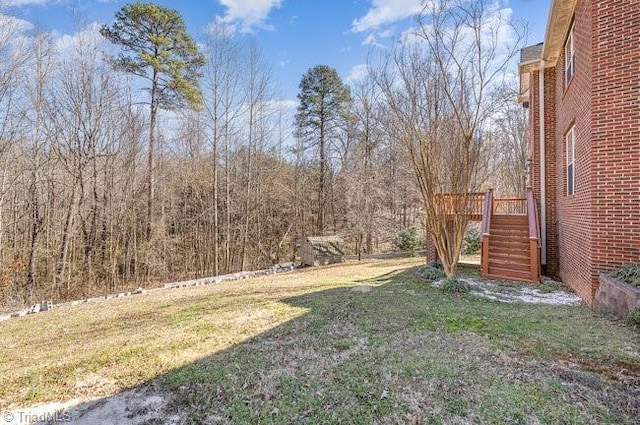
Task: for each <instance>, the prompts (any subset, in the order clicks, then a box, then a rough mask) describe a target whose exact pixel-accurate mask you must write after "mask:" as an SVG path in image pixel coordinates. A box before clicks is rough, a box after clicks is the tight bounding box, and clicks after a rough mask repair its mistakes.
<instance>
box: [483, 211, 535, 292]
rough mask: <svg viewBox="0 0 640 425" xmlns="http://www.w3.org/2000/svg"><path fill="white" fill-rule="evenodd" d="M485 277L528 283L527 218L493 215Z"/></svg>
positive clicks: (529, 278)
mask: <svg viewBox="0 0 640 425" xmlns="http://www.w3.org/2000/svg"><path fill="white" fill-rule="evenodd" d="M487 277H491V278H499V279H517V280H525V281H529V280H531V251H530V242H529V223H528V221H527V217H526V216H518V215H494V216H493V218H492V219H491V237H490V238H489V267H488V273H487Z"/></svg>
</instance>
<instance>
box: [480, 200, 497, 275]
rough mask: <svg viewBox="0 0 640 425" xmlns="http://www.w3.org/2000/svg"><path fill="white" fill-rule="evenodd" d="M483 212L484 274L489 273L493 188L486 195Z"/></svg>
mask: <svg viewBox="0 0 640 425" xmlns="http://www.w3.org/2000/svg"><path fill="white" fill-rule="evenodd" d="M482 208H483V212H482V259H481V260H480V264H481V267H482V275H483V276H486V275H488V274H489V237H490V235H491V215H492V214H491V212H492V211H493V208H494V205H493V189H489V190H487V193H485V195H484V203H483V206H482Z"/></svg>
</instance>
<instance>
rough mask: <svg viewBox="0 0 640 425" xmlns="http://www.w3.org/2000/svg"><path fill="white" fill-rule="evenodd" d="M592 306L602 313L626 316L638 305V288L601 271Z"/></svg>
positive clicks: (639, 290) (639, 301)
mask: <svg viewBox="0 0 640 425" xmlns="http://www.w3.org/2000/svg"><path fill="white" fill-rule="evenodd" d="M593 307H594V308H595V309H596V310H598V311H601V312H603V313H608V314H614V315H616V316H620V317H627V316H629V313H631V312H632V311H633V310H635V309H636V308H638V307H640V288H638V287H635V286H631V285H629V284H627V283H625V282H623V281H621V280H620V279H616V278H615V277H613V276H611V275H609V274H606V273H602V274H600V285H599V286H598V291H597V292H596V297H595V299H594V301H593Z"/></svg>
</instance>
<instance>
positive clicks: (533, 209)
mask: <svg viewBox="0 0 640 425" xmlns="http://www.w3.org/2000/svg"><path fill="white" fill-rule="evenodd" d="M527 220H528V222H529V245H530V248H529V249H530V254H531V258H530V259H531V281H532V282H539V281H540V224H539V223H540V222H539V221H538V207H537V205H536V199H535V197H534V196H533V189H532V188H531V187H528V188H527Z"/></svg>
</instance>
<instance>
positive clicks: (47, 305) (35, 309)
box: [0, 262, 300, 322]
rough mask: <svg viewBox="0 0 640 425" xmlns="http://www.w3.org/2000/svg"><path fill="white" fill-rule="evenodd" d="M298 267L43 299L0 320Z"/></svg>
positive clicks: (284, 266) (277, 265)
mask: <svg viewBox="0 0 640 425" xmlns="http://www.w3.org/2000/svg"><path fill="white" fill-rule="evenodd" d="M299 267H300V263H292V262H291V263H281V264H276V265H275V266H271V267H269V268H268V269H264V270H256V271H247V272H238V273H231V274H227V275H222V276H215V277H205V278H202V279H194V280H185V281H182V282H173V283H166V284H165V285H164V286H163V287H161V288H152V289H142V288H138V289H137V290H135V291H132V292H121V293H118V294H107V295H103V296H100V297H94V298H86V299H83V300H77V301H70V302H66V303H62V304H56V305H53V304H52V303H51V301H44V302H42V303H39V304H34V305H33V306H31V308H29V309H26V310H21V311H16V312H14V313H11V314H7V315H4V316H2V315H0V322H2V321H5V320H9V319H12V318H17V317H24V316H27V315H29V314H36V313H41V312H44V311H48V310H51V309H52V308H58V307H75V306H77V305H80V304H93V303H99V302H103V301H106V300H111V299H114V298H124V297H129V296H131V295H140V294H144V293H147V292H151V291H158V290H163V289H175V288H188V287H190V286H204V285H212V284H217V283H221V282H229V281H234V280H243V279H251V278H254V277H258V276H266V275H270V274H278V273H283V272H288V271H292V270H295V269H297V268H299Z"/></svg>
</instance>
